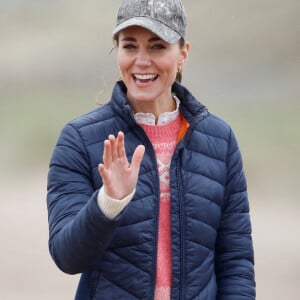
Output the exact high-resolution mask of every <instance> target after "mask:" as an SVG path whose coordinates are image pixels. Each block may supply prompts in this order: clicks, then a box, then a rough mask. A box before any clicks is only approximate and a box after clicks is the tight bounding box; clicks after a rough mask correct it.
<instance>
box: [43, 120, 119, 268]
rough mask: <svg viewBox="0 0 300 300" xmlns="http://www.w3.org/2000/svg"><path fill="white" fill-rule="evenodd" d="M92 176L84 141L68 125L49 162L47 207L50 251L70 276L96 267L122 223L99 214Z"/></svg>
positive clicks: (58, 264) (60, 266) (100, 212)
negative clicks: (116, 229)
mask: <svg viewBox="0 0 300 300" xmlns="http://www.w3.org/2000/svg"><path fill="white" fill-rule="evenodd" d="M99 151H100V149H99ZM91 174H92V170H91V166H90V161H89V157H88V155H87V151H86V149H85V146H84V143H83V141H82V138H81V137H80V134H79V132H78V131H77V130H76V129H75V128H74V127H72V126H71V125H67V126H66V127H65V128H64V129H63V130H62V132H61V135H60V137H59V139H58V142H57V145H56V147H55V149H54V151H53V155H52V158H51V161H50V168H49V174H48V193H47V205H48V221H49V250H50V253H51V256H52V258H53V259H54V261H55V263H56V264H57V266H58V267H59V268H60V269H61V270H62V271H64V272H66V273H69V274H76V273H82V272H83V271H85V270H86V269H88V268H89V267H90V266H91V265H93V263H95V261H96V260H97V259H98V258H99V257H100V256H101V254H102V253H103V251H104V250H105V248H106V247H107V246H108V245H109V244H110V241H111V239H112V237H113V233H114V230H115V228H116V227H117V226H118V225H119V221H120V215H119V216H118V217H117V218H115V219H109V218H107V217H106V216H105V215H104V214H103V213H102V211H101V210H100V208H99V206H98V203H97V195H98V190H95V188H94V186H93V184H92V180H91V176H92V175H91ZM99 176H100V175H99Z"/></svg>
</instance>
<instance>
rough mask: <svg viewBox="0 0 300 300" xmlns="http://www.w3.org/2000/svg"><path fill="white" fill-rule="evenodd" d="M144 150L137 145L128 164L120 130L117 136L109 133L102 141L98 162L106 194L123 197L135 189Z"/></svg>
mask: <svg viewBox="0 0 300 300" xmlns="http://www.w3.org/2000/svg"><path fill="white" fill-rule="evenodd" d="M144 151H145V148H144V146H138V147H137V148H136V150H135V152H134V154H133V157H132V161H131V164H129V163H128V159H127V156H126V151H125V146H124V134H123V133H122V132H119V134H118V136H117V138H115V137H114V136H113V135H110V136H109V138H108V140H106V141H105V142H104V152H103V164H99V172H100V175H101V177H102V181H103V185H104V190H105V193H106V194H107V195H108V196H110V197H112V198H114V199H123V198H124V197H126V196H127V195H129V194H130V193H131V192H132V191H133V190H134V189H135V186H136V183H137V178H138V174H139V169H140V165H141V162H142V159H143V156H144Z"/></svg>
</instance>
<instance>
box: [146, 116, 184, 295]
mask: <svg viewBox="0 0 300 300" xmlns="http://www.w3.org/2000/svg"><path fill="white" fill-rule="evenodd" d="M180 121H181V119H180V114H178V115H177V117H176V118H175V119H174V120H173V121H171V122H169V123H168V124H164V125H158V126H152V125H147V124H140V125H141V126H142V127H143V128H144V130H145V132H146V134H147V136H148V137H149V139H150V141H151V143H152V145H153V148H154V151H155V154H156V159H157V167H158V171H159V181H160V205H159V224H158V245H157V272H156V287H155V298H154V299H155V300H170V298H171V282H172V278H171V277H172V259H171V258H172V255H171V222H170V205H171V203H170V162H171V159H172V155H173V153H174V149H175V147H176V140H177V135H178V131H179V127H180Z"/></svg>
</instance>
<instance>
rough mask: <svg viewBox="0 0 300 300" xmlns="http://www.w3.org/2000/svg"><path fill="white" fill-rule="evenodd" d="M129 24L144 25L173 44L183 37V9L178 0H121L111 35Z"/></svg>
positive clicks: (184, 21)
mask: <svg viewBox="0 0 300 300" xmlns="http://www.w3.org/2000/svg"><path fill="white" fill-rule="evenodd" d="M130 26H141V27H144V28H146V29H148V30H150V31H152V32H153V33H155V34H156V35H157V36H159V37H160V38H161V39H162V40H164V41H166V42H167V43H170V44H174V43H176V42H177V41H178V40H179V39H180V38H185V30H186V14H185V10H184V7H183V5H182V3H181V1H180V0H123V1H122V3H121V5H120V8H119V11H118V15H117V25H116V27H115V29H114V31H113V36H115V35H116V34H117V33H118V32H120V31H121V30H123V29H125V28H127V27H130Z"/></svg>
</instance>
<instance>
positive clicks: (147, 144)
mask: <svg viewBox="0 0 300 300" xmlns="http://www.w3.org/2000/svg"><path fill="white" fill-rule="evenodd" d="M138 129H139V130H137V136H138V137H139V138H140V139H141V141H143V142H144V146H145V147H146V149H151V153H150V154H151V155H150V158H151V159H152V160H153V161H154V163H155V166H156V168H155V171H156V186H157V188H156V189H155V190H156V194H155V198H156V199H157V213H156V214H154V222H155V228H156V230H155V232H154V239H153V241H154V243H153V249H154V254H153V261H154V263H153V264H152V265H153V269H152V279H151V281H152V282H151V286H152V290H151V293H150V297H149V299H154V294H155V283H156V269H157V243H158V220H159V207H160V194H159V193H160V185H159V172H158V168H157V160H156V156H155V152H154V149H153V146H152V143H151V142H150V140H149V139H148V137H147V135H146V134H145V133H144V131H143V129H142V127H139V128H138ZM146 151H147V150H146Z"/></svg>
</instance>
